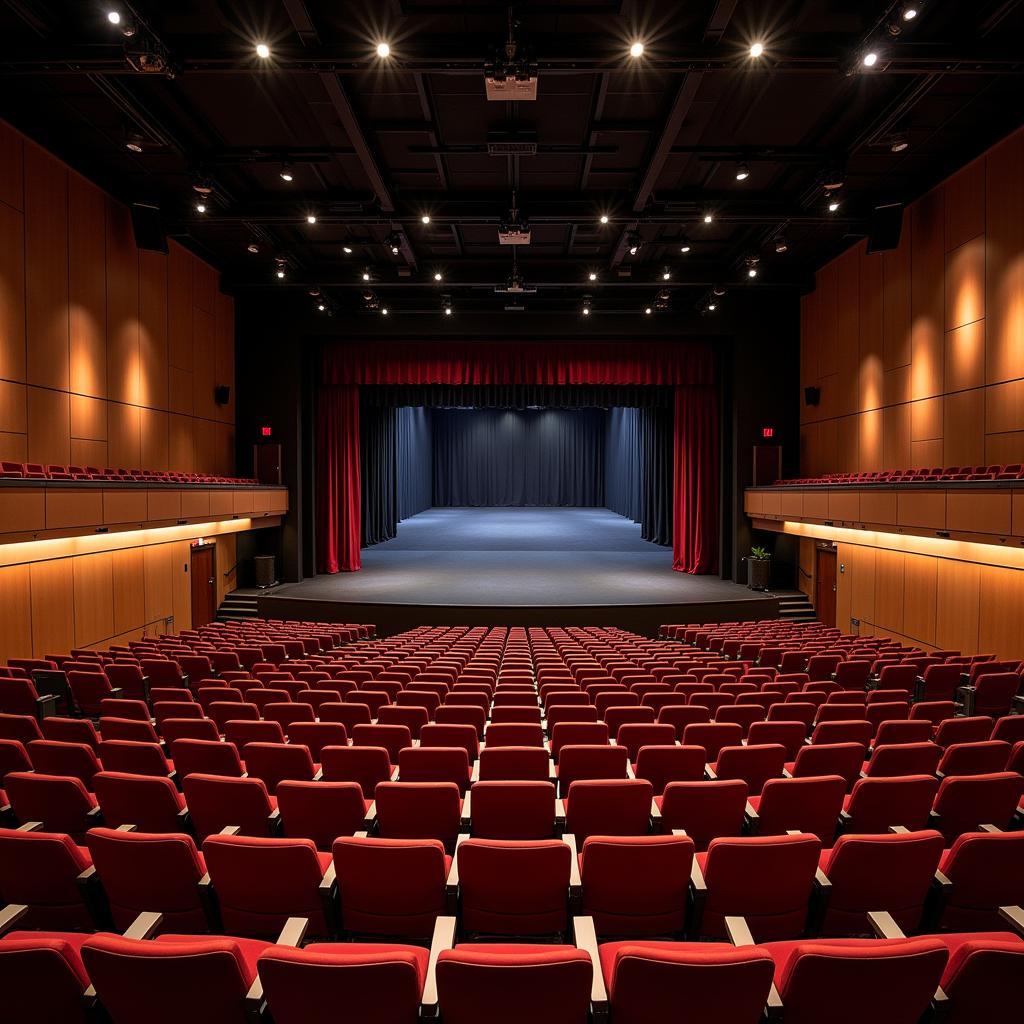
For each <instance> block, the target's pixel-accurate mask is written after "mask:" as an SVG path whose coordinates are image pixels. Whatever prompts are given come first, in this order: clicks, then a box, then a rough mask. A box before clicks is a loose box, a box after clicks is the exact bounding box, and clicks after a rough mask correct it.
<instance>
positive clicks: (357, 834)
mask: <svg viewBox="0 0 1024 1024" xmlns="http://www.w3.org/2000/svg"><path fill="white" fill-rule="evenodd" d="M352 838H353V839H369V838H370V834H369V832H366V831H365V830H364V831H362V832H354V833H353V834H352Z"/></svg>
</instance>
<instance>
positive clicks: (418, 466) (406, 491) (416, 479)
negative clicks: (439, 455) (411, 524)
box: [395, 407, 434, 522]
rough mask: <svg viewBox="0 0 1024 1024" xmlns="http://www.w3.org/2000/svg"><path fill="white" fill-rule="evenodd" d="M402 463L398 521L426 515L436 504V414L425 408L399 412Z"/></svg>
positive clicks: (399, 479) (397, 422)
mask: <svg viewBox="0 0 1024 1024" xmlns="http://www.w3.org/2000/svg"><path fill="white" fill-rule="evenodd" d="M396 413H397V420H396V423H395V426H396V428H397V440H398V461H397V466H396V476H397V480H396V487H397V490H398V521H399V522H401V521H402V520H403V519H408V518H409V517H410V516H414V515H416V513H417V512H423V511H424V510H425V509H428V508H430V506H431V505H432V504H433V486H434V446H433V441H432V435H433V426H432V424H433V413H432V411H431V410H430V409H424V408H422V407H406V408H401V409H397V410H396Z"/></svg>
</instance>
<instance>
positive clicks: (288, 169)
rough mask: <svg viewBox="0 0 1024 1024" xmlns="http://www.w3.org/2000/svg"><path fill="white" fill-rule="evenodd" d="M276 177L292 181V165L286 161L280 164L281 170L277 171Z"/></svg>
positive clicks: (293, 177)
mask: <svg viewBox="0 0 1024 1024" xmlns="http://www.w3.org/2000/svg"><path fill="white" fill-rule="evenodd" d="M277 173H278V177H280V179H281V180H282V181H294V180H295V176H294V175H293V174H292V165H291V164H288V163H284V164H281V170H280V171H278V172H277Z"/></svg>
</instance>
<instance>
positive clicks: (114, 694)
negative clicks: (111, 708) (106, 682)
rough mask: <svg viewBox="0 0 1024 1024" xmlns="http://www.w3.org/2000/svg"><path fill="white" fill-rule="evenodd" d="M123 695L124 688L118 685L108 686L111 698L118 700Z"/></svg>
mask: <svg viewBox="0 0 1024 1024" xmlns="http://www.w3.org/2000/svg"><path fill="white" fill-rule="evenodd" d="M123 695H124V689H123V688H122V687H120V686H112V687H111V688H110V694H109V698H110V699H111V700H120V699H121V697H122V696H123Z"/></svg>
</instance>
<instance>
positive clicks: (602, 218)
mask: <svg viewBox="0 0 1024 1024" xmlns="http://www.w3.org/2000/svg"><path fill="white" fill-rule="evenodd" d="M599 219H600V221H601V223H602V224H607V223H608V214H607V213H602V214H601V216H600V218H599Z"/></svg>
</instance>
